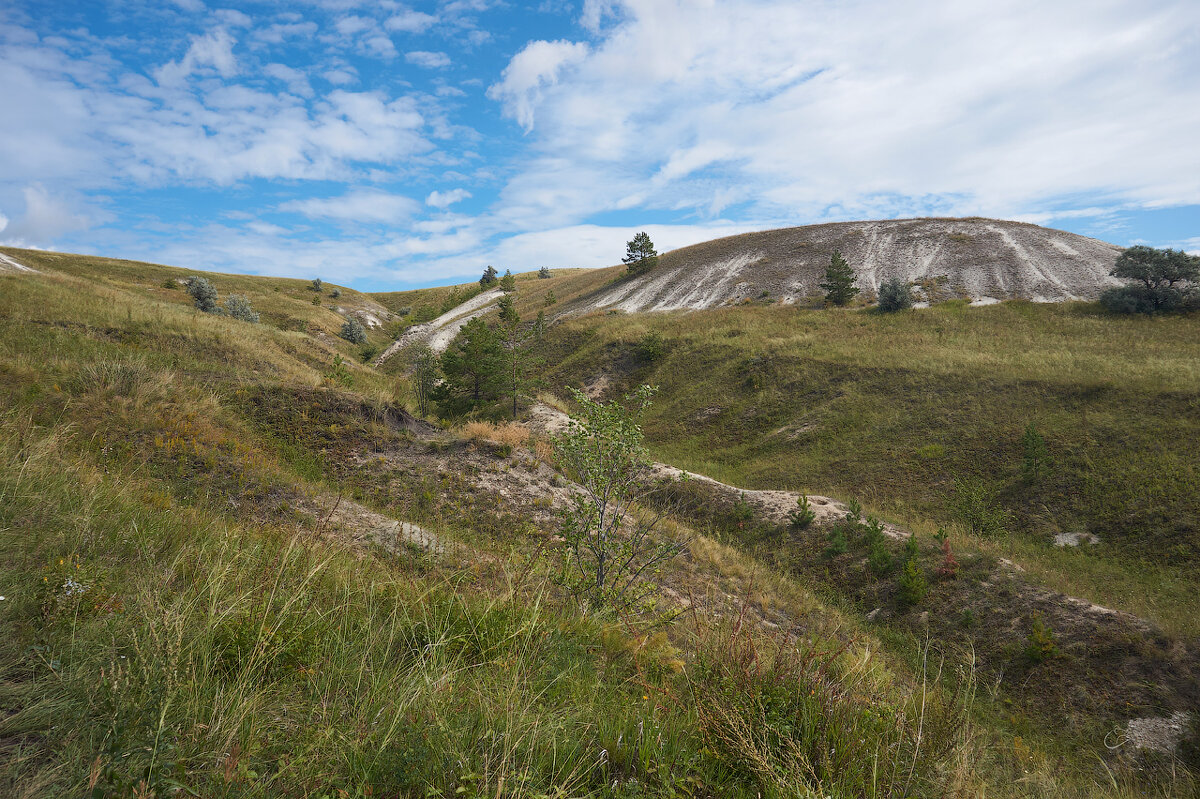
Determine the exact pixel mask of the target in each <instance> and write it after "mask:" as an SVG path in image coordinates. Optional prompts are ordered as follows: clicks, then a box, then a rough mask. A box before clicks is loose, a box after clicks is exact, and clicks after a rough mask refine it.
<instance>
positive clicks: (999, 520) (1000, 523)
mask: <svg viewBox="0 0 1200 799" xmlns="http://www.w3.org/2000/svg"><path fill="white" fill-rule="evenodd" d="M952 508H953V510H954V512H955V514H956V515H957V516H958V518H959V520H960V521H962V523H963V524H965V525H966V526H967V527H969V528H970V529H971V531H972V532H974V533H976V534H978V535H982V536H985V537H987V538H996V537H998V536H1001V535H1003V534H1004V533H1005V532H1006V527H1007V525H1008V522H1009V513H1008V511H1006V510H1004V509H1003V508H1001V507H999V505H997V504H996V497H995V493H994V492H993V491H992V490H991V489H990V488H988V486H987V484H986V483H984V482H983V481H982V480H980V479H979V478H975V477H959V478H956V479H955V481H954V499H953V502H952Z"/></svg>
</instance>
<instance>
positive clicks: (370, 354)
mask: <svg viewBox="0 0 1200 799" xmlns="http://www.w3.org/2000/svg"><path fill="white" fill-rule="evenodd" d="M378 354H379V347H377V346H375V345H374V344H367V345H365V346H364V347H363V348H362V349H360V350H359V351H358V357H359V358H361V359H362V362H363V363H370V362H371V361H372V360H374V358H375V356H376V355H378Z"/></svg>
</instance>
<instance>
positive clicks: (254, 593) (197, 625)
mask: <svg viewBox="0 0 1200 799" xmlns="http://www.w3.org/2000/svg"><path fill="white" fill-rule="evenodd" d="M44 258H45V260H39V261H37V262H36V263H34V262H32V260H31V257H29V256H28V255H27V254H26V253H21V254H20V258H19V260H22V262H25V263H29V264H30V265H31V266H35V267H38V268H43V269H45V270H46V273H45V274H43V275H41V276H33V277H29V276H24V275H22V276H15V277H8V276H5V277H0V397H2V398H3V400H2V402H0V407H3V408H5V410H4V412H3V413H2V414H0V594H3V595H4V596H5V599H4V600H3V601H2V602H0V623H3V625H4V628H5V630H6V632H7V633H8V634H7V635H6V636H5V637H4V640H3V641H2V642H0V794H4V795H11V796H14V797H36V796H64V795H67V796H72V795H84V794H88V793H91V794H92V795H95V796H112V797H116V796H134V795H136V796H167V795H181V794H182V795H188V794H191V795H201V796H281V795H282V796H312V797H320V796H331V797H332V796H437V795H444V796H450V795H463V796H489V797H495V796H530V797H534V796H622V797H624V796H642V795H651V796H681V795H682V796H709V797H715V796H735V797H736V796H747V797H750V796H797V795H801V796H803V795H814V796H816V795H820V796H839V797H852V796H853V797H857V796H880V797H883V796H902V795H903V796H931V797H933V796H946V795H962V796H984V795H990V796H1014V797H1016V796H1030V797H1033V796H1037V797H1047V798H1048V799H1049V798H1050V797H1067V796H1093V795H1109V796H1122V795H1133V791H1134V790H1138V791H1146V792H1147V793H1148V794H1149V795H1162V796H1168V795H1177V794H1179V793H1180V792H1181V791H1183V790H1185V789H1186V788H1187V786H1188V785H1189V783H1188V782H1187V780H1188V779H1189V778H1188V777H1187V776H1186V775H1183V774H1181V775H1180V776H1178V777H1177V778H1176V781H1175V782H1174V783H1163V784H1154V783H1152V782H1148V781H1147V780H1146V779H1145V778H1144V777H1138V776H1137V774H1136V772H1135V771H1133V770H1132V769H1131V768H1127V766H1128V764H1125V765H1122V764H1121V763H1119V762H1117V763H1113V764H1111V765H1108V766H1105V767H1104V768H1112V769H1113V771H1112V784H1111V785H1107V784H1105V783H1104V780H1107V779H1108V776H1107V774H1108V772H1105V771H1103V769H1101V768H1099V767H1098V766H1097V765H1096V764H1094V763H1089V762H1086V761H1085V760H1083V759H1082V758H1080V757H1079V756H1077V755H1076V754H1074V753H1072V752H1067V751H1062V749H1061V747H1062V746H1063V744H1062V743H1060V742H1058V739H1057V738H1056V736H1055V735H1054V733H1053V731H1050V732H1046V733H1043V734H1040V735H1039V734H1037V733H1036V731H1034V732H1032V733H1031V732H1030V731H1028V730H1026V729H1025V728H1024V727H1021V728H1020V734H1021V735H1022V738H1021V739H1019V740H1020V741H1021V744H1020V746H1019V747H1018V746H1016V744H1015V743H1014V738H1013V732H1012V729H1010V727H1009V726H1007V724H1008V723H1007V722H1003V721H1001V720H997V718H994V717H993V715H992V711H991V710H990V708H991V704H990V702H989V701H986V700H985V701H981V700H980V699H978V698H976V699H974V700H973V699H972V696H973V695H974V688H973V685H974V681H973V677H972V674H971V672H970V671H969V670H968V671H966V672H963V673H961V674H957V673H956V675H955V676H954V678H953V679H948V675H946V674H942V675H941V676H940V677H939V673H938V669H937V666H936V664H935V660H934V658H932V657H931V658H929V659H927V660H921V659H920V658H919V657H910V653H912V652H917V653H919V652H920V651H921V648H920V647H919V646H916V647H910V648H905V647H900V646H892V645H890V644H888V643H887V642H886V641H883V640H881V639H880V637H879V635H880V634H881V633H880V632H877V631H875V630H873V629H872V628H870V627H868V626H867V625H865V624H863V623H862V622H859V621H855V619H854V614H853V613H850V614H847V613H843V612H841V611H839V610H837V609H836V608H831V607H830V604H837V603H838V600H836V598H830V599H829V600H822V599H821V598H819V597H818V596H816V595H814V594H813V592H812V591H811V590H809V583H807V582H806V581H801V580H797V579H795V578H794V577H793V576H792V575H790V574H789V573H788V572H787V570H785V569H778V568H775V567H773V566H771V565H769V564H766V563H764V562H763V561H761V560H758V559H755V558H754V557H752V556H751V555H750V554H748V553H747V552H744V551H740V550H738V549H735V548H732V547H729V546H727V545H726V544H722V543H720V542H718V541H714V540H711V539H709V538H705V537H703V536H696V535H693V534H691V533H689V532H688V531H687V530H686V529H683V528H682V527H681V526H680V523H679V521H678V520H669V524H668V525H667V526H668V529H671V530H674V532H673V533H672V534H674V535H678V536H680V537H682V538H688V539H690V540H691V542H692V543H691V545H690V553H689V556H688V557H687V558H685V559H683V560H681V561H680V562H679V563H677V564H675V566H674V567H673V569H672V570H671V572H670V573H669V574H668V575H667V576H666V579H667V580H668V581H669V583H670V585H671V586H672V587H673V590H675V591H676V592H677V593H678V594H686V593H688V592H698V593H701V594H706V595H707V596H709V597H710V599H711V601H712V603H713V604H712V605H711V607H713V608H718V609H719V608H725V609H726V610H727V611H729V612H726V610H723V611H722V614H723V618H722V617H712V616H709V615H707V614H704V613H700V612H699V611H697V612H696V613H693V614H691V615H690V616H688V617H685V618H684V619H682V620H681V621H679V622H677V623H676V624H675V625H673V626H672V627H670V628H668V629H662V630H644V629H638V628H637V627H632V628H631V627H627V626H624V625H617V624H611V623H606V622H601V621H599V620H596V619H592V618H588V617H585V616H580V615H579V614H578V612H577V611H576V610H575V609H574V608H573V607H572V606H571V605H570V604H569V603H566V602H565V601H564V599H563V597H561V596H560V595H559V594H558V593H557V592H556V591H555V590H554V589H553V587H552V583H551V580H550V577H551V576H552V573H553V571H554V566H555V562H554V561H553V559H552V558H549V557H546V556H545V554H544V553H545V552H546V543H547V541H548V535H549V534H550V533H552V532H554V530H553V529H535V528H534V526H533V525H531V523H530V522H529V520H527V519H523V518H520V517H519V516H517V515H515V514H512V513H508V512H504V511H502V510H498V509H497V506H498V504H499V501H498V498H497V497H496V496H493V495H480V496H472V495H471V493H470V492H469V491H468V489H467V487H468V485H469V484H468V483H467V482H466V481H465V480H464V476H463V474H461V473H459V472H456V469H466V468H469V467H470V468H473V467H471V464H472V463H473V461H469V460H466V459H465V458H463V457H462V453H463V452H464V451H466V450H467V449H468V445H467V444H466V443H462V442H457V441H455V440H453V439H452V438H451V437H449V436H446V437H445V438H444V439H443V438H439V437H433V438H431V439H429V440H428V441H424V440H418V439H417V438H416V437H414V436H413V435H412V434H411V433H410V432H409V431H408V430H407V429H406V428H405V427H404V426H403V424H402V423H401V422H402V421H403V417H402V414H401V412H400V408H399V407H398V404H399V402H398V401H399V400H402V399H403V398H404V397H405V396H406V392H405V387H404V385H403V383H402V382H399V381H398V380H397V379H396V378H394V377H390V376H387V375H382V374H379V373H377V372H376V371H374V370H372V369H370V368H369V367H366V366H363V365H360V364H359V363H358V362H357V359H356V358H354V357H353V355H354V349H353V348H352V347H350V345H349V344H348V343H346V342H342V341H340V340H338V339H336V338H334V337H331V336H330V335H329V333H328V330H329V328H328V327H326V326H325V324H326V322H324V321H322V320H325V319H326V315H327V314H329V312H328V309H325V308H318V307H316V306H313V305H312V304H311V295H312V292H308V290H307V289H306V288H305V286H306V285H307V281H291V282H288V281H276V280H274V279H269V278H264V279H255V278H236V279H233V278H230V279H229V280H230V282H229V283H228V284H227V285H228V288H226V287H225V286H226V284H224V283H223V282H222V281H225V280H226V278H225V277H223V276H214V277H213V279H214V280H215V281H216V283H217V285H218V288H219V289H220V290H221V291H222V293H223V294H224V293H226V292H228V291H235V290H236V291H239V292H242V293H245V294H247V296H250V297H251V300H252V302H253V303H254V304H255V306H256V307H258V308H260V309H261V310H263V311H264V318H266V317H267V313H266V312H267V311H268V310H269V311H270V313H272V314H275V315H277V316H279V317H290V318H297V319H304V320H306V324H308V323H310V322H311V323H313V325H315V327H308V328H306V329H307V330H308V331H309V332H303V331H301V330H298V329H289V327H288V325H286V324H272V323H268V324H260V325H246V324H243V323H238V322H235V321H233V320H230V319H227V318H219V317H212V316H206V315H203V314H199V313H197V312H196V311H195V310H193V309H192V308H191V307H190V306H189V304H188V303H187V302H186V301H185V300H184V298H182V297H181V296H176V292H175V290H174V289H161V291H160V290H159V289H156V288H155V286H154V284H155V282H156V281H157V282H159V283H161V282H162V280H164V279H165V277H164V274H165V275H170V274H175V273H174V272H171V271H170V270H169V268H167V267H154V266H149V265H131V264H122V263H112V262H108V261H105V260H103V259H91V258H72V257H70V256H61V255H58V254H46V255H45V256H44ZM164 270H165V271H164ZM179 274H181V275H182V274H186V273H184V272H182V270H180V272H179ZM560 279H561V280H562V281H563V284H562V286H563V287H562V290H561V293H560V294H559V296H560V297H565V296H568V295H569V293H570V291H572V290H574V289H572V288H571V287H570V286H567V285H566V283H567V282H568V281H579V280H581V279H582V278H581V277H580V276H579V275H577V274H572V273H567V274H565V275H559V276H556V277H555V278H553V279H552V280H560ZM550 282H551V281H540V284H546V283H550ZM538 285H539V284H534V286H535V287H537V286H538ZM275 286H278V287H279V291H278V292H276V291H275V288H274V287H275ZM577 288H578V287H577ZM580 290H582V289H580ZM555 291H556V293H559V290H558V289H556V290H555ZM178 293H179V294H182V292H178ZM344 295H351V292H349V291H345V290H344ZM351 296H352V295H351ZM529 296H532V294H531V295H529ZM529 301H532V300H529ZM332 316H333V317H335V318H333V319H332V320H328V322H329V325H330V326H332V325H334V324H340V323H339V322H338V320H339V319H340V317H337V315H336V314H332ZM613 320H615V322H616V323H617V324H618V325H624V324H625V323H626V320H624V319H619V318H616V317H614V318H613ZM645 332H646V330H641V331H640V332H639V333H638V334H637V335H638V336H639V337H640V336H641V335H644V334H645ZM322 333H325V335H321V334H322ZM594 335H595V334H594V333H593V334H589V337H591V336H594ZM664 338H665V339H666V342H667V353H666V355H665V357H664V359H663V360H662V361H660V362H656V364H655V365H654V366H653V367H652V368H653V369H660V368H662V369H666V368H667V367H668V365H670V364H672V360H673V359H675V358H677V357H678V356H679V353H680V350H679V346H680V344H679V340H678V338H676V337H674V336H672V335H669V334H668V335H665V336H664ZM637 340H638V338H636V337H635V338H631V339H630V341H632V342H636V341H637ZM595 343H597V342H595V341H592V342H590V343H589V344H588V346H592V345H593V344H595ZM338 355H341V356H342V357H343V358H345V359H346V361H347V366H346V368H347V370H348V372H349V374H350V376H351V384H350V385H349V386H330V385H328V384H327V381H326V380H325V375H326V374H327V373H328V371H329V369H330V365H331V363H332V361H333V359H334V357H335V356H338ZM615 357H616V359H617V360H620V358H622V357H624V356H623V355H622V354H621V353H620V352H617V353H616V354H615ZM609 358H610V353H608V352H607V351H604V354H603V355H602V357H601V358H600V360H599V361H598V363H601V364H604V363H608V359H609ZM659 364H661V366H660V365H659ZM677 365H678V364H677V363H676V366H677ZM635 368H645V367H636V366H635ZM673 401H674V402H677V401H679V400H678V399H675V400H673ZM464 432H465V433H466V431H464ZM470 434H471V435H478V436H480V437H481V438H483V439H485V440H499V441H500V442H501V443H502V444H505V445H506V446H505V448H507V449H515V448H519V447H520V446H522V445H523V444H524V443H525V442H523V441H522V440H519V439H521V438H523V436H522V434H521V431H519V430H510V429H509V428H508V427H504V428H497V429H492V428H490V427H489V428H488V429H487V430H482V429H480V430H476V431H474V433H470ZM1049 438H1050V437H1049V436H1048V439H1049ZM421 450H427V451H428V452H429V453H430V457H429V458H428V459H427V460H421V459H420V458H416V457H413V458H408V457H407V456H408V455H411V454H414V453H417V452H418V451H421ZM389 454H390V455H393V456H394V458H393V467H392V469H393V470H392V471H390V472H389V471H386V470H384V469H383V468H382V467H376V466H375V465H373V464H374V460H373V459H374V457H375V456H376V455H379V456H382V455H389ZM478 457H480V458H483V457H492V458H493V459H494V463H493V464H492V465H491V468H494V469H496V470H498V471H500V470H504V469H507V468H509V467H510V462H511V459H506V458H502V457H499V456H498V454H493V455H487V454H486V452H485V453H484V454H480V455H479V456H478ZM522 457H528V455H523V456H522ZM427 464H438V465H427ZM335 494H338V495H343V494H344V495H346V496H348V497H351V498H354V499H357V500H358V501H359V502H361V503H363V504H364V505H366V506H368V507H369V508H373V509H375V510H376V511H379V512H381V513H385V514H393V515H395V516H397V517H399V518H402V519H405V520H409V521H417V522H420V523H422V524H425V523H426V522H436V525H435V528H436V531H437V533H438V535H440V536H445V537H447V538H448V539H450V540H454V541H458V542H460V543H461V544H462V545H463V547H462V548H459V549H456V550H455V552H457V553H459V554H452V555H445V556H435V555H429V554H424V553H417V552H403V551H401V552H397V553H391V552H388V551H383V550H381V549H376V548H370V547H366V548H364V547H362V546H358V545H355V544H353V543H352V542H351V541H350V540H348V539H343V538H340V537H338V536H337V535H336V534H333V533H331V532H330V531H329V530H326V529H324V527H323V525H322V521H321V520H320V519H318V518H316V517H315V516H314V515H310V514H308V513H306V512H304V511H303V508H305V507H309V506H311V505H312V504H317V505H320V504H321V502H327V501H330V500H331V499H332V497H333V496H334V495H335ZM306 503H307V504H306ZM322 507H324V506H323V505H322ZM462 553H466V554H462ZM539 553H542V554H539ZM730 597H733V598H734V599H733V600H732V605H730V599H729V598H730ZM772 614H776V615H772ZM760 616H761V617H762V618H764V619H769V618H775V619H779V620H785V621H786V623H787V625H788V626H787V627H786V628H784V629H782V630H778V631H775V632H771V628H769V627H767V626H765V625H759V624H757V623H754V624H751V623H750V620H751V619H757V618H758V617H760ZM882 634H886V635H891V633H889V632H888V631H886V630H883V631H882ZM1015 712H1016V711H1014V713H1015ZM1056 747H1057V748H1056ZM1156 773H1158V772H1156Z"/></svg>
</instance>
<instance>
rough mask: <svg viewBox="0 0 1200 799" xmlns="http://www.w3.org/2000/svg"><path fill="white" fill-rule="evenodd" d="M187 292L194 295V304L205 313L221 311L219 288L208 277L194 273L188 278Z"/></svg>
mask: <svg viewBox="0 0 1200 799" xmlns="http://www.w3.org/2000/svg"><path fill="white" fill-rule="evenodd" d="M187 293H188V294H190V295H192V304H193V305H195V306H196V307H197V308H199V309H200V310H201V311H204V313H219V312H220V310H221V309H220V307H219V306H218V305H217V288H216V286H214V285H213V284H212V283H210V282H208V278H206V277H200V276H198V275H192V276H191V277H189V278H188V279H187Z"/></svg>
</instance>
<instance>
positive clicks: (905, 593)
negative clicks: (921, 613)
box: [899, 539, 929, 606]
mask: <svg viewBox="0 0 1200 799" xmlns="http://www.w3.org/2000/svg"><path fill="white" fill-rule="evenodd" d="M910 540H911V539H910ZM899 582H900V603H901V604H902V605H905V606H912V605H916V604H917V603H919V602H920V601H921V600H922V599H924V598H925V594H927V593H928V592H929V583H928V582H927V581H926V579H925V572H924V571H923V570H922V569H921V565H920V564H919V563H918V562H917V559H916V558H909V559H908V560H906V561H904V568H903V569H901V570H900V581H899Z"/></svg>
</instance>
